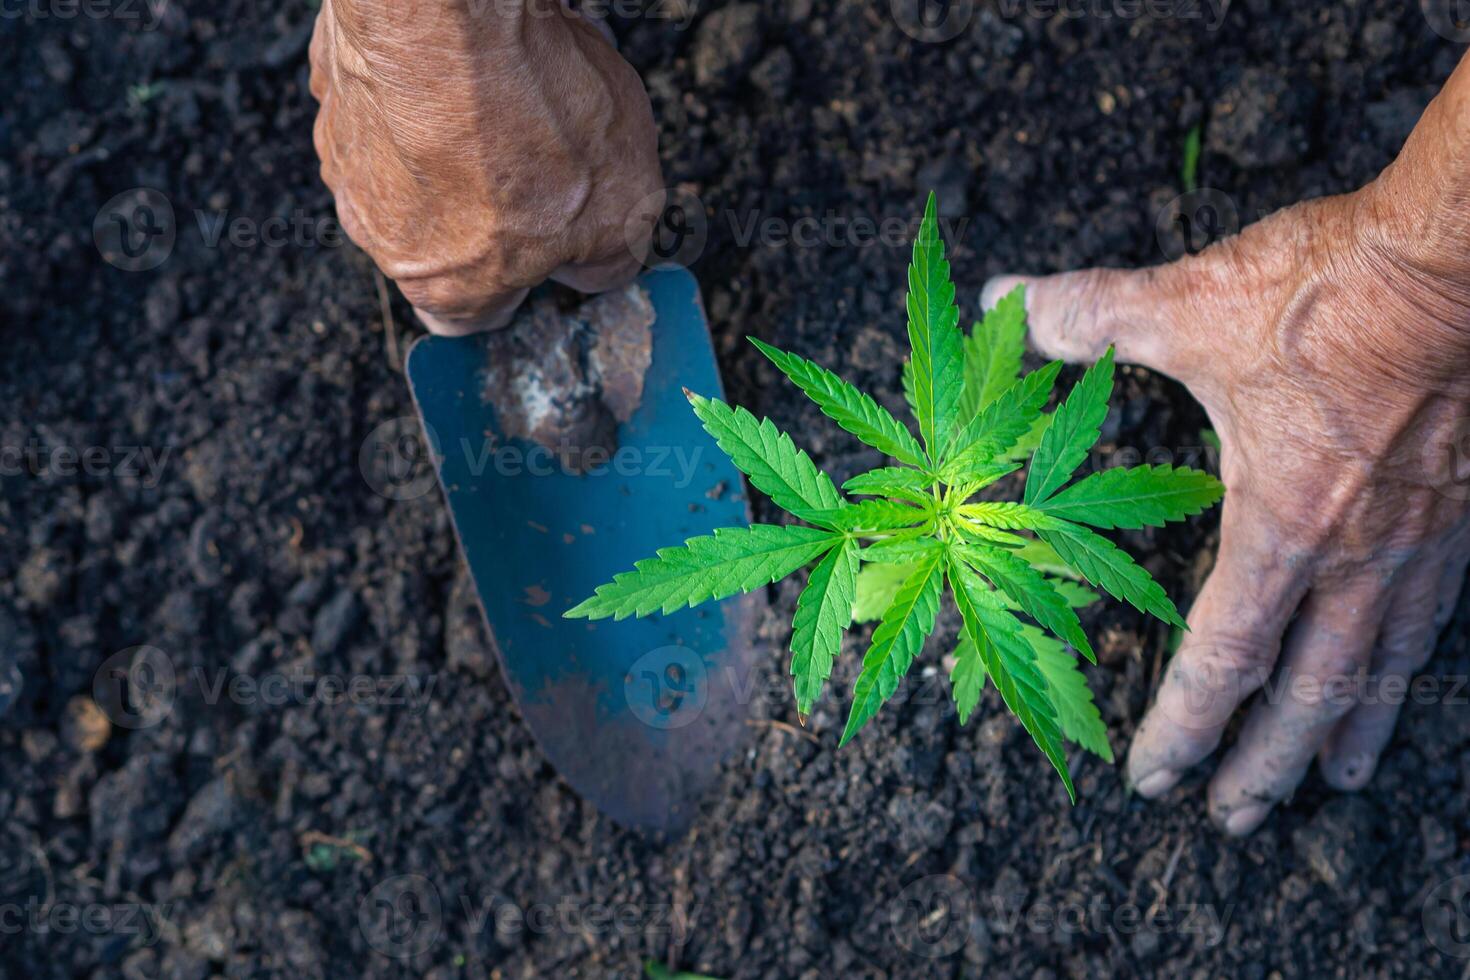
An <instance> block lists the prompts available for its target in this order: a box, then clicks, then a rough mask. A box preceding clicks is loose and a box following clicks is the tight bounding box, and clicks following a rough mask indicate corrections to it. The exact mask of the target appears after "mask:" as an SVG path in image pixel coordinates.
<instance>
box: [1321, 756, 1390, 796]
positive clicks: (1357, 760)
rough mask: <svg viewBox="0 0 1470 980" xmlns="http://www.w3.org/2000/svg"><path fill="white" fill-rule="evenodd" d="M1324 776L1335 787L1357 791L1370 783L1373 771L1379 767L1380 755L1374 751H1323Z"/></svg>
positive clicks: (1347, 790)
mask: <svg viewBox="0 0 1470 980" xmlns="http://www.w3.org/2000/svg"><path fill="white" fill-rule="evenodd" d="M1320 765H1321V768H1322V778H1323V779H1325V780H1327V785H1329V786H1331V787H1332V788H1333V789H1336V790H1342V791H1345V792H1349V793H1351V792H1355V791H1357V790H1360V789H1362V788H1363V787H1364V786H1367V785H1368V782H1369V780H1371V779H1372V778H1373V772H1374V770H1375V769H1377V768H1378V756H1376V755H1375V754H1373V753H1372V752H1355V753H1351V754H1348V755H1336V754H1334V753H1330V752H1327V753H1323V755H1322V758H1321V760H1320Z"/></svg>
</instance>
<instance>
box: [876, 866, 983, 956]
mask: <svg viewBox="0 0 1470 980" xmlns="http://www.w3.org/2000/svg"><path fill="white" fill-rule="evenodd" d="M974 916H975V898H974V896H973V895H971V894H970V890H969V889H968V888H966V887H965V885H964V882H962V881H960V880H959V879H958V878H956V877H955V876H954V875H929V876H928V877H925V878H920V879H919V880H918V881H915V882H911V883H910V884H909V885H908V886H907V887H906V888H904V890H903V891H902V892H900V893H899V895H898V898H897V899H896V900H895V901H894V902H893V904H892V905H891V906H890V907H889V910H888V925H889V928H890V929H891V930H892V934H893V939H894V941H895V942H896V943H898V945H899V946H900V947H902V948H903V949H905V950H907V951H908V952H910V953H913V954H914V955H916V956H923V957H927V958H930V959H939V958H940V957H944V956H949V955H950V954H952V953H954V952H956V951H957V950H958V949H959V948H960V947H961V946H963V945H965V941H966V940H967V939H968V938H969V936H970V921H971V919H973V918H974Z"/></svg>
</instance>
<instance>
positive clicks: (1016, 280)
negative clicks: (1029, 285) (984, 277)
mask: <svg viewBox="0 0 1470 980" xmlns="http://www.w3.org/2000/svg"><path fill="white" fill-rule="evenodd" d="M1024 281H1025V280H1023V279H1022V278H1021V277H1020V276H1016V275H1011V274H1009V273H1004V274H1002V275H999V276H991V277H990V279H989V281H988V282H986V283H985V285H984V286H982V287H981V289H980V309H982V310H989V309H992V308H993V307H994V306H995V304H996V303H999V302H1000V301H1001V298H1002V297H1004V296H1005V294H1006V293H1009V292H1010V291H1011V290H1012V289H1015V288H1016V287H1017V286H1019V285H1020V284H1021V283H1022V282H1024Z"/></svg>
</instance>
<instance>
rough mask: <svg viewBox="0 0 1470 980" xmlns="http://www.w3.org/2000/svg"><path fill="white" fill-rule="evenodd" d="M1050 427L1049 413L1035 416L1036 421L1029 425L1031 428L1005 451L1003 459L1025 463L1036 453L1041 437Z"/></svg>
mask: <svg viewBox="0 0 1470 980" xmlns="http://www.w3.org/2000/svg"><path fill="white" fill-rule="evenodd" d="M1050 425H1051V413H1050V412H1046V413H1043V414H1041V415H1038V416H1036V421H1035V422H1032V423H1031V428H1029V429H1027V430H1026V431H1025V432H1023V433H1022V434H1021V438H1019V439H1017V440H1016V441H1015V443H1014V444H1012V446H1011V448H1010V449H1007V450H1006V451H1005V455H1004V457H1003V458H1004V459H1019V460H1021V461H1023V462H1024V461H1025V460H1027V459H1029V458H1030V457H1031V455H1032V454H1033V453H1035V452H1036V450H1037V447H1039V446H1040V445H1041V437H1042V436H1044V435H1046V430H1047V427H1048V426H1050Z"/></svg>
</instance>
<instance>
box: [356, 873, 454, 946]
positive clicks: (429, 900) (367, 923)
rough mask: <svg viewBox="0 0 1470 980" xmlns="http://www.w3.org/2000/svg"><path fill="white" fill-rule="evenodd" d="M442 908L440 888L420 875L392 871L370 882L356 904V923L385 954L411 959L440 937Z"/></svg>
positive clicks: (442, 919) (369, 942) (368, 938)
mask: <svg viewBox="0 0 1470 980" xmlns="http://www.w3.org/2000/svg"><path fill="white" fill-rule="evenodd" d="M443 926H444V909H443V904H442V903H441V901H440V898H439V889H438V888H436V887H434V883H433V882H432V881H430V880H429V879H428V878H425V877H424V876H423V875H395V876H394V877H392V878H386V879H384V880H383V881H380V882H378V883H377V884H376V885H374V886H373V889H372V891H370V892H368V893H367V894H366V895H364V896H363V898H362V901H361V902H359V903H358V905H357V927H358V929H359V930H360V931H361V932H362V937H363V938H364V939H366V940H367V944H368V945H369V946H371V947H372V948H373V949H374V950H376V951H377V952H379V953H382V954H383V955H384V956H391V957H393V958H394V959H401V960H406V959H412V958H413V957H415V956H419V955H421V954H423V953H425V952H428V950H429V948H430V947H431V946H433V945H434V943H435V942H437V941H438V939H439V932H440V930H441V929H442V928H443Z"/></svg>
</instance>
